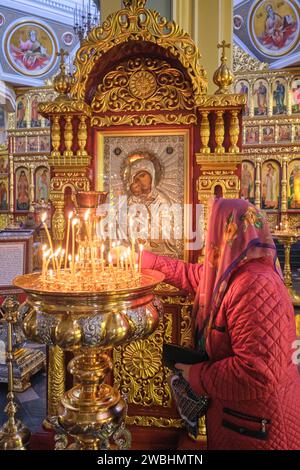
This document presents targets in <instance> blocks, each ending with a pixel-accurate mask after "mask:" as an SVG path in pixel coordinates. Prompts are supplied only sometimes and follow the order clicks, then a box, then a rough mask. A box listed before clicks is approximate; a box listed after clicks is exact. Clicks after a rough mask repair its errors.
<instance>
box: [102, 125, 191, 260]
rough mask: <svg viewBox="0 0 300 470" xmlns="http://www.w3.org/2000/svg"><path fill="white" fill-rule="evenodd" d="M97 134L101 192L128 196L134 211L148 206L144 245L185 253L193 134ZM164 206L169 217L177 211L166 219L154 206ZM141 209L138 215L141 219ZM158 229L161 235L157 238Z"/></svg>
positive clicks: (114, 196)
mask: <svg viewBox="0 0 300 470" xmlns="http://www.w3.org/2000/svg"><path fill="white" fill-rule="evenodd" d="M98 137H99V140H98V157H97V166H96V175H97V178H96V181H97V188H98V190H105V191H108V192H109V194H110V198H111V200H114V201H121V200H125V201H126V207H127V208H128V210H129V211H131V210H133V211H135V210H136V209H135V208H136V207H142V208H143V214H145V212H146V221H147V222H146V225H147V235H146V236H144V235H143V233H142V232H141V235H139V236H138V238H139V239H141V240H142V241H143V243H144V245H145V249H148V250H151V251H152V252H154V253H165V254H167V255H169V256H173V257H176V256H177V257H178V256H179V257H184V248H185V245H184V240H185V237H184V217H185V214H184V210H183V208H184V203H185V197H187V195H188V191H187V184H188V183H187V175H188V169H187V165H188V156H187V148H188V146H187V145H188V132H187V131H175V130H174V131H168V133H166V132H162V131H156V132H142V131H141V132H135V133H126V132H124V133H120V134H117V133H108V132H107V133H105V132H103V133H100V132H99V133H98ZM101 156H102V157H101ZM100 172H101V174H102V175H101V174H100ZM103 175H106V177H105V178H104V177H103ZM122 204H123V205H124V204H125V203H124V202H123V203H122ZM122 207H123V206H122ZM162 207H163V208H164V213H165V214H166V216H167V217H169V214H170V213H171V212H172V210H175V212H176V211H178V212H176V213H173V215H174V217H173V216H172V218H171V219H170V218H168V221H167V222H166V223H163V221H162V219H161V218H158V219H157V218H154V216H153V213H152V210H153V209H154V208H156V209H158V210H159V211H160V208H162ZM172 208H173V209H172ZM119 211H120V212H121V209H119ZM141 211H142V209H141ZM139 212H140V209H139V211H138V213H139ZM138 213H137V214H136V216H134V218H135V219H139V216H138ZM175 221H177V224H175ZM175 225H176V226H175ZM168 230H170V231H169V233H168V234H167V232H168ZM179 231H180V235H179V236H178V233H179ZM153 232H154V233H155V234H158V235H159V236H155V237H154V236H152V234H153ZM175 232H176V233H177V235H176V236H175ZM120 233H121V229H120Z"/></svg>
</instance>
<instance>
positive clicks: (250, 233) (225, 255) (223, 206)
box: [196, 198, 282, 338]
mask: <svg viewBox="0 0 300 470" xmlns="http://www.w3.org/2000/svg"><path fill="white" fill-rule="evenodd" d="M258 258H264V259H265V260H266V262H269V263H270V265H271V266H273V268H274V270H275V271H276V272H277V273H278V274H279V275H280V276H281V278H282V273H281V269H280V266H279V263H278V261H277V253H276V247H275V244H274V241H273V238H272V236H271V233H270V230H269V226H268V223H267V222H266V220H265V219H264V216H263V215H262V213H261V212H259V211H258V210H257V209H256V208H255V207H254V206H253V205H252V204H250V203H249V202H247V201H245V200H243V199H223V198H219V199H215V200H214V202H213V204H212V207H211V212H210V217H209V221H208V230H207V236H206V245H205V257H204V266H203V275H202V277H201V282H200V286H199V291H198V293H197V294H198V295H197V297H198V299H197V300H198V305H199V307H200V308H199V310H198V312H197V317H196V331H197V336H198V338H199V337H202V338H203V333H206V331H207V329H209V328H211V327H212V326H215V324H214V322H215V318H216V315H217V313H218V310H219V308H220V305H221V302H222V300H223V297H224V294H225V292H226V289H227V286H228V283H229V281H230V279H231V277H232V274H233V273H234V272H235V271H236V269H237V268H239V267H240V266H242V265H243V264H245V263H247V262H249V261H251V260H253V259H258ZM268 260H269V261H268ZM204 336H205V335H204Z"/></svg>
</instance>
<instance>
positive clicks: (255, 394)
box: [143, 198, 300, 450]
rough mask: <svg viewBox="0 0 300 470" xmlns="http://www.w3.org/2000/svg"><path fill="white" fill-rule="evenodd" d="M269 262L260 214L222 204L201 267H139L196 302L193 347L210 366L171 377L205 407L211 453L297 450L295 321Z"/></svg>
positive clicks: (162, 262) (150, 257)
mask: <svg viewBox="0 0 300 470" xmlns="http://www.w3.org/2000/svg"><path fill="white" fill-rule="evenodd" d="M276 260H277V256H276V248H275V245H274V242H273V239H272V236H271V234H270V231H269V228H268V225H267V222H266V221H265V219H264V218H263V216H262V214H261V213H260V212H259V211H257V210H256V208H255V207H254V206H252V205H251V204H249V203H248V202H246V201H244V200H226V199H222V198H220V199H217V200H215V202H214V204H213V206H212V209H211V215H210V220H209V224H208V232H207V237H206V248H205V259H204V264H203V266H200V265H197V264H195V265H194V264H187V263H184V262H182V261H178V260H172V259H170V258H166V257H162V256H156V255H154V254H151V253H148V252H146V253H144V256H143V267H145V268H152V269H157V270H159V271H161V272H163V273H164V274H165V275H166V281H167V282H169V283H170V284H173V285H175V286H176V287H178V288H181V289H185V290H186V292H189V293H192V294H195V295H196V299H195V306H194V314H195V324H196V337H197V338H198V345H197V347H198V348H201V347H202V348H203V347H204V348H205V350H206V352H207V354H208V357H209V361H206V362H202V363H200V364H196V365H193V366H188V365H184V364H178V365H177V367H178V368H179V369H181V370H182V371H183V375H184V377H185V378H186V379H187V380H188V381H189V383H190V385H191V387H192V388H193V390H194V391H195V392H196V393H197V394H199V395H206V396H208V397H209V398H210V402H209V408H208V412H207V420H206V422H207V434H208V436H207V438H208V448H209V449H210V450H213V449H214V450H215V449H235V450H240V449H241V450H242V449H247V450H251V449H253V450H254V449H269V450H271V449H278V450H279V449H281V450H287V449H290V450H295V449H300V376H299V374H298V369H297V366H296V365H295V364H294V363H293V361H292V356H293V352H294V351H293V343H294V341H295V339H296V332H295V318H294V311H293V306H292V304H291V301H290V298H289V295H288V292H287V290H286V288H285V286H284V284H283V280H282V275H281V270H280V267H279V266H277V264H276Z"/></svg>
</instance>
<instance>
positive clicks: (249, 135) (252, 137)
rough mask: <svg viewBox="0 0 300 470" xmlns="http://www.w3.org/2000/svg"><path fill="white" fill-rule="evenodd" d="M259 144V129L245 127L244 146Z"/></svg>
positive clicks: (256, 127)
mask: <svg viewBox="0 0 300 470" xmlns="http://www.w3.org/2000/svg"><path fill="white" fill-rule="evenodd" d="M258 143H259V127H258V126H251V127H250V126H249V127H246V135H245V144H246V145H251V144H258Z"/></svg>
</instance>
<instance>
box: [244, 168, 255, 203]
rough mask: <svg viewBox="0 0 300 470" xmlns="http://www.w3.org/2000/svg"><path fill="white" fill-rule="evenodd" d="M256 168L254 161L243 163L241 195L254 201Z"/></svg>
mask: <svg viewBox="0 0 300 470" xmlns="http://www.w3.org/2000/svg"><path fill="white" fill-rule="evenodd" d="M254 188H255V168H254V165H253V163H252V162H249V161H245V162H243V163H242V177H241V197H242V198H243V199H246V200H248V201H250V202H252V203H253V202H254Z"/></svg>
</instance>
